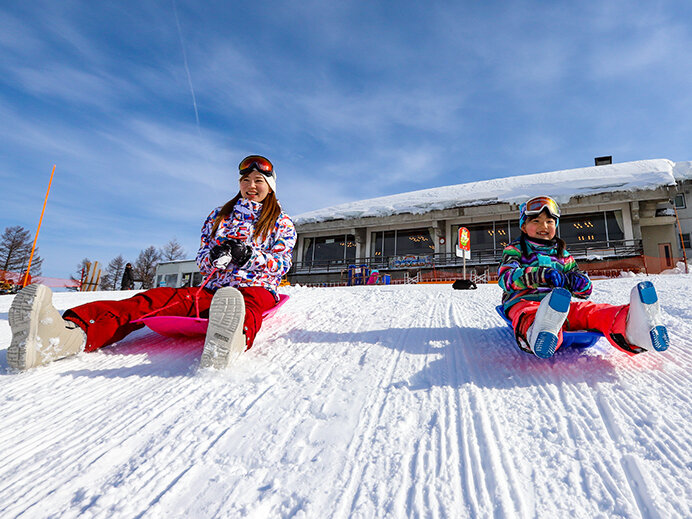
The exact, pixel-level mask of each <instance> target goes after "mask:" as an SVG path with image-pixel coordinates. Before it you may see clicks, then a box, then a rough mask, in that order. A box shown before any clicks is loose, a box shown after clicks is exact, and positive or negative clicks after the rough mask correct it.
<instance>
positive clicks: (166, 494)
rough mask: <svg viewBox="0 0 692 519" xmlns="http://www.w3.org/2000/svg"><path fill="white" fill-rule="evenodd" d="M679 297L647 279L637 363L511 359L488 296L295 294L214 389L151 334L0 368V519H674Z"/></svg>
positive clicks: (576, 355)
mask: <svg viewBox="0 0 692 519" xmlns="http://www.w3.org/2000/svg"><path fill="white" fill-rule="evenodd" d="M691 280H692V277H688V276H669V277H665V276H661V277H658V278H657V279H656V284H657V287H658V290H659V294H660V295H661V300H662V306H663V309H664V314H665V315H664V316H665V319H666V324H667V325H668V327H669V330H670V333H671V338H672V343H673V345H672V347H671V349H670V350H669V351H667V352H664V353H660V354H645V355H640V356H638V357H634V358H630V357H628V356H627V355H625V354H623V353H620V352H618V351H616V350H614V349H613V348H612V347H610V346H609V345H608V344H607V343H606V342H605V341H604V340H602V341H601V342H600V343H599V344H598V345H596V346H595V347H594V348H591V349H589V350H586V351H577V350H565V351H559V352H558V353H557V354H556V356H555V357H554V358H553V359H550V360H547V361H546V360H540V359H537V358H534V357H532V356H530V355H526V354H523V353H521V352H519V351H518V350H517V349H516V347H515V346H514V340H513V336H512V333H511V331H510V330H509V328H507V327H506V326H505V324H504V322H503V321H502V320H501V319H500V318H499V316H497V314H496V313H495V311H494V306H495V305H496V304H497V302H498V301H499V298H500V291H499V288H498V287H497V286H492V285H490V286H489V285H485V286H483V285H482V286H479V288H478V290H475V291H453V290H452V289H451V287H450V286H449V285H427V286H390V287H352V288H329V289H319V288H305V287H290V288H287V289H286V292H287V293H289V294H290V295H291V299H290V300H289V302H288V303H286V305H285V306H284V307H283V308H282V310H281V311H280V312H279V313H278V314H277V315H276V316H275V317H274V318H273V319H271V320H268V321H267V322H266V323H265V324H264V326H263V328H262V330H261V331H260V333H259V335H258V337H257V341H256V345H255V347H254V348H253V349H252V350H251V351H250V352H248V353H247V354H245V355H243V356H242V357H241V358H240V359H239V361H238V363H237V365H235V366H233V367H232V368H231V369H230V370H227V371H224V372H213V371H204V372H197V370H196V366H197V363H198V360H199V355H200V351H201V345H202V344H201V340H192V339H180V340H170V339H164V338H162V337H158V336H157V335H155V334H153V333H150V332H147V331H138V332H136V333H135V334H133V335H131V336H130V337H128V338H127V339H126V340H124V341H122V342H121V343H120V344H118V345H116V346H114V347H111V348H106V349H104V350H101V351H99V352H96V353H91V354H82V355H79V356H78V357H76V358H71V359H66V360H64V361H60V362H56V363H54V364H52V365H49V366H46V367H43V368H39V369H34V370H30V371H28V372H26V373H21V374H16V373H11V372H9V371H8V370H5V371H6V373H5V374H4V375H2V376H0V387H2V391H1V392H0V401H1V402H2V404H3V405H2V407H1V408H0V409H1V411H0V419H1V420H2V422H0V423H2V426H1V427H2V429H1V431H0V449H1V450H2V452H3V457H4V459H3V464H2V468H1V469H0V476H2V477H0V515H2V516H3V517H19V516H22V517H45V516H46V515H49V516H56V517H57V516H60V517H78V516H79V517H235V516H238V517H240V516H244V517H257V518H264V517H335V518H346V517H358V518H360V517H367V518H369V517H397V518H399V517H432V518H459V517H473V518H477V517H497V518H500V517H512V518H513V517H563V516H571V517H584V518H587V517H588V518H591V517H603V518H605V517H628V518H629V517H643V518H649V517H652V518H653V517H687V516H689V515H690V514H689V512H690V506H691V502H692V497H691V496H692V488H691V484H690V481H691V480H692V479H691V478H690V477H689V474H690V470H692V461H691V460H690V449H689V445H690V444H692V438H690V435H691V433H690V432H689V423H690V418H691V416H690V415H691V409H692V405H691V403H690V397H689V395H690V378H689V372H690V368H691V367H692V362H691V360H692V348H691V345H692V341H691V340H690V337H692V325H691V324H689V323H690V322H692V319H690V318H691V317H692V309H691V307H690V305H689V303H688V300H687V294H688V293H689V291H690V288H692V286H690V285H692V283H690V281H691ZM636 281H637V280H636V279H635V280H627V279H624V280H611V281H597V282H596V284H595V286H596V290H595V294H594V299H596V300H598V301H605V302H611V303H622V302H623V301H626V300H627V298H628V294H629V289H630V288H631V287H632V286H633V285H634V283H635V282H636ZM100 295H101V296H104V294H100ZM106 295H107V296H108V297H114V298H117V297H122V294H117V293H115V294H106ZM666 296H667V297H666ZM96 297H98V295H95V294H89V295H81V294H64V295H63V294H56V304H59V305H61V306H60V308H61V309H65V308H68V307H69V306H72V305H74V304H76V302H77V301H78V302H79V303H81V302H85V301H84V298H96ZM77 298H81V299H77ZM9 301H10V299H9V298H8V297H7V296H4V297H3V298H0V313H2V312H6V311H7V308H8V307H9ZM4 316H5V317H3V319H2V320H0V340H2V344H3V345H5V344H8V343H9V327H8V326H7V320H6V313H5V314H4ZM4 347H5V348H6V346H4ZM0 363H1V364H2V365H3V366H5V367H6V366H7V363H6V361H5V359H4V351H2V350H0ZM46 510H49V511H50V512H49V513H48V514H46V512H45V511H46Z"/></svg>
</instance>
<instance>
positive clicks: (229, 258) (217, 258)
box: [209, 239, 252, 269]
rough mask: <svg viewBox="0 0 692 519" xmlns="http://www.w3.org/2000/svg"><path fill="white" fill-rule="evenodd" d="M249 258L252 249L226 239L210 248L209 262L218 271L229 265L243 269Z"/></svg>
mask: <svg viewBox="0 0 692 519" xmlns="http://www.w3.org/2000/svg"><path fill="white" fill-rule="evenodd" d="M250 256H252V247H250V246H249V245H246V244H245V243H243V242H241V241H238V240H234V239H228V240H225V241H223V242H221V243H219V244H218V245H214V246H213V247H212V248H211V250H210V251H209V262H210V263H211V264H212V265H214V266H215V267H216V268H218V269H225V268H226V267H228V265H229V264H231V263H233V264H234V265H236V266H237V267H243V266H244V265H245V264H246V263H247V262H248V260H249V259H250Z"/></svg>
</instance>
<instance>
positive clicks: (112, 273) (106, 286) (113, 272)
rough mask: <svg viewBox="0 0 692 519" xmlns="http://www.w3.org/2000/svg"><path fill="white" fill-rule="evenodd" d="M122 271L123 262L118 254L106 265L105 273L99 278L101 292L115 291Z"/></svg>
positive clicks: (123, 267)
mask: <svg viewBox="0 0 692 519" xmlns="http://www.w3.org/2000/svg"><path fill="white" fill-rule="evenodd" d="M124 269H125V260H124V259H123V257H122V255H121V254H118V255H117V256H116V257H115V258H113V259H112V260H111V261H110V263H108V266H107V267H106V271H105V272H104V273H103V275H102V276H101V290H117V287H118V283H120V278H121V277H122V275H123V270H124Z"/></svg>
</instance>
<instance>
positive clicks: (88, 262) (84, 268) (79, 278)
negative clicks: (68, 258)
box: [67, 258, 91, 291]
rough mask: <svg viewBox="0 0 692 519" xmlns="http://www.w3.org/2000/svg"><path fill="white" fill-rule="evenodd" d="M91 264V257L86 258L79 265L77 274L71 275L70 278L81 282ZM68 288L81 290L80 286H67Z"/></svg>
mask: <svg viewBox="0 0 692 519" xmlns="http://www.w3.org/2000/svg"><path fill="white" fill-rule="evenodd" d="M89 265H91V260H90V259H89V258H84V259H83V260H82V261H81V263H80V264H79V265H77V270H76V271H75V274H73V275H71V276H70V280H72V281H75V282H77V283H79V282H80V281H82V277H83V276H85V275H86V274H87V271H88V267H89ZM67 289H68V290H75V291H76V290H79V287H78V286H74V287H67Z"/></svg>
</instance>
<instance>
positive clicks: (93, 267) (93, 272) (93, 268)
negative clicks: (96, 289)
mask: <svg viewBox="0 0 692 519" xmlns="http://www.w3.org/2000/svg"><path fill="white" fill-rule="evenodd" d="M98 266H99V262H98V261H94V262H93V263H92V264H91V274H90V275H89V282H88V283H87V289H86V291H87V292H92V291H93V288H92V286H93V283H94V277H95V276H96V269H97V268H98Z"/></svg>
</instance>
